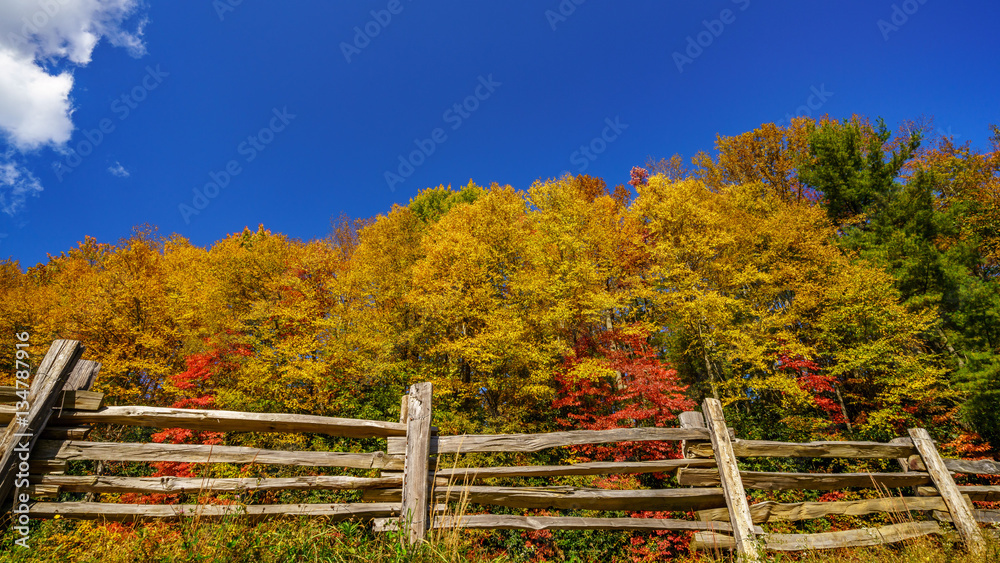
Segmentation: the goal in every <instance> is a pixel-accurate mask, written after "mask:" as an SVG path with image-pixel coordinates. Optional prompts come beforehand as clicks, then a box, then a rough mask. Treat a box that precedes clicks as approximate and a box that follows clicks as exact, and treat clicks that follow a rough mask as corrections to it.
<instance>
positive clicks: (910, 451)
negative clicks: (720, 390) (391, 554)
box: [0, 340, 1000, 560]
mask: <svg viewBox="0 0 1000 563" xmlns="http://www.w3.org/2000/svg"><path fill="white" fill-rule="evenodd" d="M82 352H83V348H82V346H80V344H79V343H78V342H76V341H70V340H57V341H55V342H54V343H53V344H52V345H51V347H50V348H49V351H48V353H47V354H46V355H45V357H44V359H43V360H42V362H41V364H40V365H39V367H38V370H37V372H36V374H35V376H34V378H33V380H32V382H31V387H30V392H29V393H28V394H27V397H26V398H25V397H24V393H23V391H21V393H18V391H19V390H18V389H16V388H0V403H3V402H17V403H18V404H17V405H14V406H5V405H0V422H6V423H8V426H7V430H6V432H5V433H4V434H3V436H2V437H0V504H2V505H3V506H5V508H7V509H13V510H14V511H15V513H17V512H18V510H17V509H18V507H21V508H22V509H23V508H24V507H23V506H21V505H22V504H27V508H28V514H29V516H30V517H33V518H49V517H53V516H56V515H61V516H62V517H65V518H102V519H107V520H115V521H150V520H176V519H179V518H182V517H184V516H198V517H200V518H203V519H207V520H212V519H219V518H224V517H227V516H233V515H239V516H245V517H249V518H252V519H264V518H271V517H277V516H324V517H328V518H331V519H334V520H343V519H352V518H356V519H369V520H373V521H374V526H375V529H376V530H382V531H385V530H389V529H397V530H401V531H402V532H403V533H404V537H405V538H406V539H407V540H408V541H409V542H411V543H416V542H419V541H421V540H422V539H423V538H424V537H425V536H426V535H427V532H428V531H429V530H430V529H433V528H463V529H475V528H479V529H524V530H551V529H569V530H575V529H587V530H598V529H599V530H647V531H648V530H677V531H692V532H695V534H694V539H693V541H692V546H694V547H695V548H700V549H713V548H716V549H735V550H736V551H737V552H738V553H740V554H741V555H742V556H744V557H745V558H747V559H750V560H756V559H758V558H759V556H760V554H761V553H762V551H763V550H765V549H769V550H785V551H800V550H809V549H824V548H834V547H851V546H862V545H873V544H878V543H890V542H897V541H902V540H906V539H909V538H914V537H918V536H922V535H927V534H941V533H943V532H944V530H943V528H942V527H941V525H940V524H939V523H938V521H948V522H953V523H954V526H955V528H956V529H957V531H958V534H959V536H960V539H961V540H963V541H964V542H965V543H966V545H967V546H968V548H969V550H970V551H971V552H973V553H974V554H976V553H979V552H981V551H982V549H983V548H984V539H983V534H982V532H981V529H980V527H979V523H981V522H986V523H989V522H994V523H995V522H1000V511H990V510H975V509H974V508H973V506H972V503H971V501H973V500H986V501H993V500H1000V486H965V487H959V486H957V485H956V484H955V481H954V478H953V474H957V473H966V474H992V475H1000V463H998V462H996V461H991V460H975V461H973V460H957V459H942V458H941V457H940V456H939V455H938V452H937V450H936V448H935V446H934V444H933V442H932V441H931V439H930V437H929V436H928V434H927V432H926V431H925V430H923V429H920V428H914V429H911V430H910V431H909V436H908V437H905V438H897V439H896V440H893V441H892V442H890V443H874V442H813V443H807V444H795V443H785V442H769V441H758V440H739V439H736V438H735V436H734V434H733V432H732V430H731V429H729V428H728V427H727V426H726V421H725V418H724V417H723V413H722V405H721V404H720V403H719V402H718V401H717V400H714V399H706V400H705V402H704V403H703V405H702V409H703V413H698V412H686V413H682V414H681V416H680V420H681V425H680V427H679V428H660V427H657V428H622V429H613V430H600V431H590V430H578V431H569V432H552V433H547V434H503V435H465V436H441V435H439V434H438V432H437V429H436V428H434V427H433V426H431V413H432V409H431V384H430V383H420V384H416V385H413V386H412V387H411V388H410V391H409V394H408V395H406V396H404V397H403V402H402V407H401V413H402V414H401V416H400V421H399V422H385V421H373V420H355V419H343V418H331V417H321V416H310V415H296V414H270V413H245V412H232V411H219V410H196V409H173V408H157V407H143V406H108V407H106V406H103V405H102V399H103V395H101V394H99V393H94V392H92V391H90V387H91V386H92V384H93V382H94V379H95V377H96V376H97V374H98V372H99V370H100V365H99V364H97V363H95V362H88V361H83V360H80V359H79V358H80V356H81V355H82ZM92 424H116V425H132V426H143V427H155V428H187V429H191V430H205V431H217V432H309V433H318V434H326V435H331V436H339V437H347V438H373V437H379V438H386V440H387V447H386V451H384V452H318V451H284V450H267V449H257V448H247V447H235V446H219V445H215V446H211V445H186V444H160V443H146V444H124V443H112V442H91V441H87V440H86V437H87V435H88V432H89V430H90V427H89V426H87V425H92ZM623 441H680V442H682V451H683V452H684V458H683V459H663V460H655V461H641V462H591V463H577V464H572V465H556V466H539V465H527V466H515V467H452V468H446V469H441V468H437V467H434V464H435V459H436V456H438V455H439V454H469V453H488V452H507V453H511V452H514V453H531V452H538V451H541V450H544V449H548V448H555V447H562V446H576V445H587V444H603V443H612V442H623ZM753 457H800V458H831V457H845V458H875V459H877V458H885V459H897V460H899V464H900V467H901V469H902V471H900V472H895V473H773V472H752V471H741V470H740V469H739V465H738V459H739V458H753ZM72 460H98V461H134V462H163V461H171V462H188V463H260V464H276V465H297V466H308V467H339V468H353V469H375V470H379V471H380V476H379V477H350V476H322V475H319V476H301V477H292V478H215V479H202V478H182V477H121V476H111V475H83V476H80V475H66V474H65V472H66V470H67V467H68V462H69V461H72ZM642 473H669V474H674V475H676V478H677V481H678V483H679V484H680V485H684V486H687V488H671V489H652V490H651V489H641V490H609V489H599V488H584V487H566V486H550V487H502V486H486V485H480V484H476V483H477V482H479V481H483V480H486V479H493V478H508V477H556V476H567V475H608V474H642ZM855 487H861V488H875V489H892V488H900V487H914V488H915V491H916V496H910V497H882V498H875V499H870V500H853V501H831V502H800V503H774V502H762V503H758V504H754V505H749V504H748V502H747V495H746V489H762V490H786V489H787V490H792V489H795V490H838V489H844V488H855ZM345 489H351V490H363V491H364V495H363V501H364V502H358V503H335V504H318V503H314V504H271V505H267V504H265V505H246V506H239V505H212V504H208V505H183V504H182V505H177V504H174V505H149V504H121V503H112V502H53V501H51V500H49V501H41V500H39V499H42V498H49V499H51V498H53V497H56V496H57V495H58V493H61V492H66V493H90V494H99V493H144V494H148V493H166V494H177V493H188V492H190V493H204V492H238V491H239V492H242V491H276V490H345ZM25 499H30V500H29V501H28V502H27V503H22V501H23V500H25ZM456 501H463V502H467V503H469V504H474V505H487V506H501V507H509V508H519V509H550V508H551V509H566V510H592V511H637V510H649V511H697V514H698V516H699V520H684V519H664V518H612V517H600V518H598V517H586V518H584V517H568V516H516V515H493V514H468V515H466V514H458V515H455V514H450V513H448V512H447V511H446V510H442V505H441V504H440V503H449V502H456ZM910 511H930V512H931V513H932V515H933V516H934V517H935V518H936V519H935V520H926V521H911V520H910V519H909V518H908V517H906V518H903V520H905V521H903V522H901V523H898V524H892V525H887V526H881V527H876V528H863V529H858V530H848V531H841V532H829V533H818V534H766V533H764V531H763V529H762V528H761V526H760V524H764V523H767V522H774V521H799V520H807V519H813V518H821V517H824V516H830V515H856V516H861V515H868V514H876V513H897V514H908V513H909V512H910Z"/></svg>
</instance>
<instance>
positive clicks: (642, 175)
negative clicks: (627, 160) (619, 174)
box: [628, 166, 649, 188]
mask: <svg viewBox="0 0 1000 563" xmlns="http://www.w3.org/2000/svg"><path fill="white" fill-rule="evenodd" d="M631 175H632V179H631V180H629V181H628V183H629V184H630V185H631V186H632V187H634V188H638V187H639V186H645V185H646V182H647V181H648V179H649V171H648V170H646V169H645V168H641V167H639V166H633V167H632V174H631Z"/></svg>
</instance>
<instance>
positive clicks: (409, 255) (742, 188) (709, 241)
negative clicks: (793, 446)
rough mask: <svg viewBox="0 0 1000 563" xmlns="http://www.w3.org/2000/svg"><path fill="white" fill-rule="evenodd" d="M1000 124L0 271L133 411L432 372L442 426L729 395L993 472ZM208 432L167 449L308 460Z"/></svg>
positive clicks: (6, 304) (69, 254) (877, 129)
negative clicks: (194, 445)
mask: <svg viewBox="0 0 1000 563" xmlns="http://www.w3.org/2000/svg"><path fill="white" fill-rule="evenodd" d="M991 131H992V134H993V136H992V138H991V146H990V147H988V149H987V150H986V151H985V152H984V151H981V150H977V149H975V148H973V147H971V146H969V145H968V144H959V143H956V142H955V141H953V140H952V139H950V138H947V137H939V136H936V135H935V134H933V132H932V128H931V127H930V126H928V125H925V124H923V123H921V122H915V123H904V124H902V125H900V126H898V127H897V128H895V129H890V128H889V127H888V126H886V125H885V124H884V123H883V122H881V121H880V120H870V119H868V118H865V117H859V116H855V117H853V118H850V119H843V120H834V119H823V120H818V121H817V120H812V119H808V118H797V119H794V120H793V121H792V122H791V123H790V124H789V125H787V126H784V127H780V126H776V125H774V124H765V125H762V126H761V127H760V128H759V129H755V130H753V131H749V132H747V133H744V134H741V135H737V136H732V137H722V136H720V137H718V139H717V142H716V146H715V147H714V150H712V151H710V152H705V153H700V154H698V155H695V156H694V157H693V158H690V159H687V160H686V159H683V158H681V157H680V156H674V157H672V158H669V159H663V160H659V161H654V160H650V161H649V162H647V163H646V164H645V166H643V167H636V168H634V169H633V170H632V174H631V181H630V182H629V183H628V184H629V185H619V186H609V185H608V184H607V183H606V182H605V181H604V180H602V179H600V178H594V177H589V176H585V175H579V176H570V175H567V176H564V177H561V178H556V179H549V180H545V181H538V182H536V183H535V184H534V185H532V186H531V187H530V188H528V189H525V190H520V189H515V188H513V187H511V186H503V185H497V184H493V185H491V186H479V185H476V184H474V183H472V182H471V181H470V182H469V184H468V185H466V186H462V187H460V188H451V187H443V186H441V187H436V188H430V189H426V190H424V191H422V192H420V193H419V194H418V195H417V196H415V197H414V198H413V199H412V200H411V201H410V203H409V205H406V206H395V207H393V208H392V209H391V210H389V211H388V212H387V213H385V214H384V215H379V216H377V217H375V218H372V219H357V220H355V219H349V218H341V219H339V220H337V221H335V223H334V225H333V228H332V232H331V234H330V236H329V237H327V238H325V239H323V240H313V241H308V242H305V241H299V240H292V239H290V238H288V237H286V236H283V235H281V234H278V233H272V232H271V231H269V230H266V229H265V228H264V227H263V226H262V227H260V228H258V229H257V230H251V229H247V230H245V231H244V232H242V233H236V234H233V235H231V236H229V237H227V238H225V239H224V240H220V241H218V242H217V243H215V244H214V245H212V246H211V247H210V248H202V247H198V246H195V245H192V244H191V243H190V242H189V241H188V240H186V239H185V238H184V237H183V236H180V235H172V236H163V235H161V234H159V233H158V232H157V231H156V229H155V228H152V227H145V226H144V227H139V228H137V229H136V231H135V234H134V235H133V236H131V237H130V238H128V239H125V240H122V241H120V242H118V243H117V244H104V243H98V242H97V241H95V240H94V239H93V238H90V237H88V238H86V239H85V240H83V241H82V242H81V243H80V244H79V245H78V247H76V248H72V249H69V250H67V251H65V252H63V253H62V254H61V255H59V256H52V257H50V259H49V261H48V262H46V263H44V264H39V265H37V266H33V267H27V268H25V267H23V265H21V264H18V263H16V262H12V261H4V262H0V342H2V344H3V347H4V349H7V350H13V346H14V338H15V333H19V332H23V331H27V332H29V333H30V334H31V341H32V343H33V345H37V346H38V348H35V349H34V350H35V351H34V352H33V354H34V357H36V358H38V359H40V357H41V354H42V351H43V349H42V348H41V347H43V346H47V344H48V342H50V341H51V340H52V339H55V338H73V339H78V340H80V341H81V342H82V343H83V344H84V345H85V346H86V347H87V353H86V355H85V358H87V359H92V360H97V361H99V362H101V363H102V364H103V369H102V371H101V374H100V377H99V378H98V381H97V384H96V387H95V389H96V390H99V391H103V392H105V393H106V394H107V401H106V402H107V403H108V404H146V405H159V406H177V407H200V408H205V407H209V408H221V409H232V410H245V411H265V412H293V413H311V414H319V415H330V416H341V417H359V418H373V419H382V420H394V419H396V418H397V417H398V412H399V397H400V395H401V394H402V393H403V392H404V391H405V389H406V386H407V385H408V384H410V383H413V382H419V381H432V382H434V386H435V387H434V390H435V413H434V414H435V420H434V424H436V425H437V426H439V427H440V428H441V431H442V432H443V433H461V432H477V433H478V432H490V433H502V432H527V431H541V430H554V429H565V428H610V427H614V426H648V425H676V424H677V423H676V421H675V417H676V414H677V413H678V412H681V411H682V410H687V409H691V408H692V407H695V406H696V405H697V404H698V403H699V402H700V400H701V399H702V398H704V397H706V396H714V397H717V398H719V399H720V400H722V402H723V403H724V404H725V405H726V415H727V418H728V419H729V420H730V422H731V424H732V426H734V427H735V428H736V431H737V433H738V434H739V435H740V436H741V437H747V438H751V437H752V438H765V439H782V440H796V441H801V440H812V439H824V440H830V439H870V440H887V439H890V438H893V437H896V436H899V435H905V429H906V428H907V427H914V426H923V427H926V428H928V429H929V430H930V431H931V433H932V434H933V435H934V437H935V439H937V440H938V441H939V443H940V444H941V447H942V449H944V450H945V451H951V452H953V453H961V454H963V455H964V456H966V457H976V456H983V455H989V454H994V455H995V454H996V452H997V450H1000V417H998V416H997V412H996V410H997V406H998V405H1000V276H998V274H1000V129H998V127H997V126H992V127H991ZM12 363H13V355H12V354H5V355H3V356H2V358H0V364H2V365H3V368H4V369H3V374H4V377H6V378H7V381H5V382H4V383H5V384H11V381H10V380H11V376H12V374H13V371H14V366H13V365H12ZM202 434H203V433H201V434H200V433H192V432H189V431H188V432H180V433H178V432H173V433H171V432H170V431H168V432H166V433H160V434H157V435H156V436H154V438H155V439H158V440H169V441H174V442H206V441H207V442H206V443H220V442H222V441H225V442H226V443H232V444H237V445H244V444H248V443H250V442H253V443H254V444H259V445H271V446H274V445H308V444H303V443H300V442H301V441H302V440H305V438H303V437H301V436H299V437H296V436H283V435H276V436H250V437H246V436H244V437H226V436H206V435H202ZM297 441H298V442H297ZM653 447H655V445H650V444H647V445H643V446H642V447H639V446H634V447H630V446H623V447H621V448H616V449H613V450H606V449H601V448H599V447H591V448H590V449H586V450H581V451H580V452H578V453H579V455H582V456H586V457H588V458H591V459H608V458H615V459H643V458H649V457H651V456H654V455H662V454H663V452H657V451H654V450H651V449H650V448H653ZM175 469H176V468H175ZM167 470H168V468H160V471H167ZM174 474H177V473H176V472H175V473H174Z"/></svg>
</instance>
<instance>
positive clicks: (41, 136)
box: [0, 0, 146, 150]
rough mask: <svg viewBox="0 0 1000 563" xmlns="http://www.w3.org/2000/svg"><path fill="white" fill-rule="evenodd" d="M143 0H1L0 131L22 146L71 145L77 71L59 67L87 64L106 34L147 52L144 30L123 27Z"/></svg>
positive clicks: (129, 47) (137, 52) (133, 49)
mask: <svg viewBox="0 0 1000 563" xmlns="http://www.w3.org/2000/svg"><path fill="white" fill-rule="evenodd" d="M138 7H139V0H3V1H2V2H0V132H2V133H3V135H4V136H5V137H6V138H7V140H8V141H9V142H10V143H11V144H12V145H13V146H14V147H16V148H18V149H19V150H31V149H35V148H38V147H40V146H43V145H54V146H58V145H61V144H63V143H66V142H67V141H68V140H69V138H70V136H71V135H72V133H73V121H72V113H73V108H72V102H71V99H70V92H71V90H72V88H73V75H72V73H71V72H70V71H68V70H62V71H60V72H55V71H52V70H50V69H52V68H53V67H54V66H57V65H59V64H61V63H62V64H64V63H65V62H67V61H68V62H69V63H72V64H75V65H79V66H83V65H86V64H88V63H89V62H90V58H91V55H92V54H93V51H94V47H95V46H97V43H98V42H99V41H100V40H101V38H102V37H104V38H107V39H108V41H109V42H110V43H111V44H112V45H115V46H119V47H123V48H125V49H127V50H128V52H129V54H131V55H132V56H135V57H140V56H142V55H144V54H145V52H146V49H145V45H144V44H143V42H142V27H143V25H144V24H145V20H142V21H140V22H138V23H137V24H135V30H134V31H129V30H126V29H123V25H124V22H125V21H126V20H127V19H128V18H130V17H131V16H132V15H133V13H134V12H135V11H136V10H137V9H138Z"/></svg>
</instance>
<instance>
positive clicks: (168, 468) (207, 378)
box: [122, 348, 249, 504]
mask: <svg viewBox="0 0 1000 563" xmlns="http://www.w3.org/2000/svg"><path fill="white" fill-rule="evenodd" d="M232 352H234V353H236V354H239V355H248V354H249V352H248V351H245V350H232ZM221 355H222V354H221V352H220V351H219V350H218V349H215V348H210V349H209V350H208V351H206V352H202V353H199V354H192V355H190V356H188V357H187V358H186V360H185V362H186V363H187V368H188V369H187V370H185V371H184V372H182V373H178V374H175V375H172V376H170V377H168V378H167V379H168V381H169V382H170V383H171V384H172V385H173V386H174V387H175V388H176V389H178V390H181V391H187V392H190V393H191V395H192V396H190V397H183V398H180V399H178V400H177V401H175V402H174V403H173V404H172V405H170V406H171V408H176V409H188V408H197V409H204V408H211V407H212V406H214V405H215V396H214V395H213V394H212V393H213V389H212V375H213V374H214V373H215V372H216V371H217V370H218V369H219V368H220V367H222V366H223V364H224V363H225V362H224V361H223V360H222V359H221ZM224 436H225V434H224V433H222V432H202V431H195V430H190V429H187V428H167V429H165V430H163V431H161V432H157V433H155V434H153V436H152V438H153V441H154V442H161V443H167V444H206V445H215V444H221V443H222V442H223V437H224ZM152 465H153V468H154V469H155V471H154V473H153V477H164V476H171V477H196V476H197V475H196V473H195V470H196V468H197V464H193V463H178V462H170V461H164V462H156V463H153V464H152ZM122 500H123V501H125V502H132V503H140V504H173V503H176V502H177V501H178V497H177V495H164V494H151V495H140V494H125V495H122Z"/></svg>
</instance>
